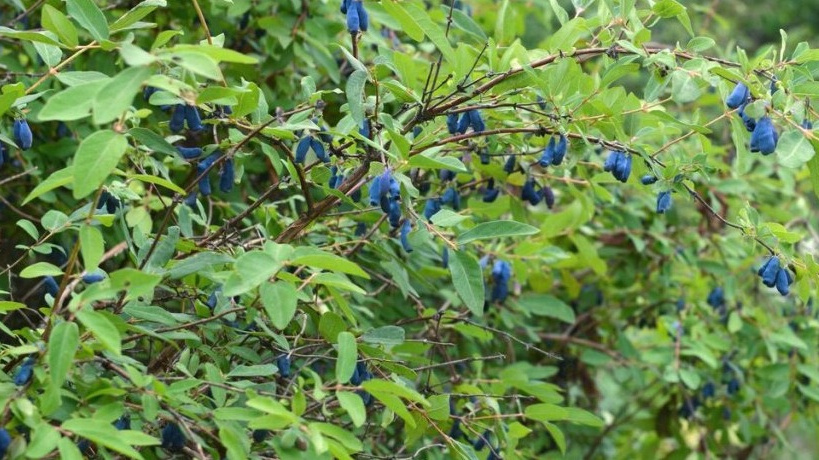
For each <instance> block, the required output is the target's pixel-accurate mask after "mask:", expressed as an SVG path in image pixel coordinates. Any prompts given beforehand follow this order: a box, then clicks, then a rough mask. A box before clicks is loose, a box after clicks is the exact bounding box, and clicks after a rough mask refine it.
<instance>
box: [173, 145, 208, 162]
mask: <svg viewBox="0 0 819 460" xmlns="http://www.w3.org/2000/svg"><path fill="white" fill-rule="evenodd" d="M176 150H177V151H178V152H179V154H180V155H182V158H184V159H186V160H192V159H194V158H199V157H200V156H202V149H200V148H199V147H177V148H176Z"/></svg>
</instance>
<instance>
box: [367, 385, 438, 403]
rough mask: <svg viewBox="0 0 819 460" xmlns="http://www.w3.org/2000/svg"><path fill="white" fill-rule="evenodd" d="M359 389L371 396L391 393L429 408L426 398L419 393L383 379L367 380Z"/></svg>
mask: <svg viewBox="0 0 819 460" xmlns="http://www.w3.org/2000/svg"><path fill="white" fill-rule="evenodd" d="M361 387H362V388H364V389H365V390H366V391H369V392H370V393H373V394H375V393H392V394H394V395H396V396H399V397H401V398H404V399H407V400H409V401H414V402H417V403H419V404H421V405H423V406H425V407H430V403H429V401H427V400H426V398H424V396H423V395H422V394H421V393H418V392H417V391H415V390H413V389H412V388H408V387H405V386H403V385H399V384H397V383H395V382H393V381H390V380H383V379H373V380H367V381H366V382H364V383H362V384H361Z"/></svg>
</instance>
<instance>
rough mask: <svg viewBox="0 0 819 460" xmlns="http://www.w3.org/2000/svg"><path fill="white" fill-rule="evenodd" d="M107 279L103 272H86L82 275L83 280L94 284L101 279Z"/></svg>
mask: <svg viewBox="0 0 819 460" xmlns="http://www.w3.org/2000/svg"><path fill="white" fill-rule="evenodd" d="M104 279H105V275H104V274H102V273H86V274H85V275H83V277H82V282H83V283H85V284H94V283H99V282H100V281H102V280H104Z"/></svg>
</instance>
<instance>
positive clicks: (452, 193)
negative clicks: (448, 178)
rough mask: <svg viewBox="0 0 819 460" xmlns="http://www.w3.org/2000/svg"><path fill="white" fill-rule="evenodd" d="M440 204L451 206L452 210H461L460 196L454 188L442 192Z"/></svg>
mask: <svg viewBox="0 0 819 460" xmlns="http://www.w3.org/2000/svg"><path fill="white" fill-rule="evenodd" d="M441 202H442V203H443V204H448V205H450V206H452V209H454V210H456V211H458V210H460V209H461V195H460V194H459V193H458V190H456V189H455V188H454V187H449V188H448V189H446V191H444V194H443V196H442V197H441Z"/></svg>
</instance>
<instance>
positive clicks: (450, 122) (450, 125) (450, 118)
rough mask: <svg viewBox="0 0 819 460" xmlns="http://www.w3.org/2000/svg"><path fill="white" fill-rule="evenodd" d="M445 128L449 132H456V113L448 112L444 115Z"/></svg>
mask: <svg viewBox="0 0 819 460" xmlns="http://www.w3.org/2000/svg"><path fill="white" fill-rule="evenodd" d="M446 129H447V131H449V134H456V133H457V132H458V114H457V113H450V114H449V115H447V116H446Z"/></svg>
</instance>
